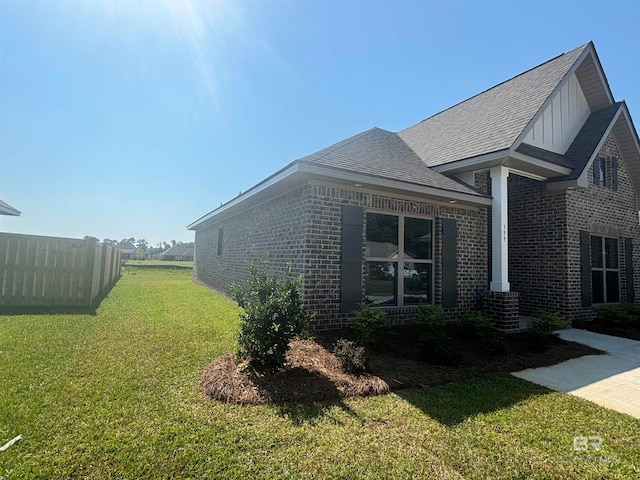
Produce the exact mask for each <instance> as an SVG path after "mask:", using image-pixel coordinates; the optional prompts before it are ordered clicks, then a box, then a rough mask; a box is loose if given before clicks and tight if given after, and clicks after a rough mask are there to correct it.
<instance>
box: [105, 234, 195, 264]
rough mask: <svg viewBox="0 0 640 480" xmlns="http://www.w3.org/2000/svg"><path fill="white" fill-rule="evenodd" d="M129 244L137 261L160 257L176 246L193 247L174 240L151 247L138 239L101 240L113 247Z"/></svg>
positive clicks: (188, 243)
mask: <svg viewBox="0 0 640 480" xmlns="http://www.w3.org/2000/svg"><path fill="white" fill-rule="evenodd" d="M127 242H128V243H130V244H132V245H133V246H135V247H136V248H137V249H138V251H137V253H136V257H137V258H138V259H139V260H142V259H145V258H155V257H157V256H158V255H160V254H161V253H163V252H166V251H167V250H169V249H170V248H171V247H175V246H176V245H184V246H185V247H193V242H180V241H175V240H171V241H170V242H158V243H156V246H155V247H153V246H151V245H150V244H149V242H147V241H146V240H145V239H144V238H140V239H137V240H136V239H135V238H133V237H131V238H123V239H122V240H116V239H112V238H105V239H103V240H102V243H104V244H107V245H113V246H116V247H117V246H118V245H122V244H125V243H127Z"/></svg>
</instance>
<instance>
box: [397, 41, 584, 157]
mask: <svg viewBox="0 0 640 480" xmlns="http://www.w3.org/2000/svg"><path fill="white" fill-rule="evenodd" d="M589 45H590V44H588V43H587V44H584V45H582V46H580V47H578V48H576V49H574V50H571V51H570V52H567V53H564V54H562V55H560V56H558V57H556V58H554V59H552V60H549V61H548V62H545V63H543V64H542V65H539V66H537V67H535V68H532V69H531V70H528V71H526V72H524V73H521V74H520V75H517V76H515V77H513V78H512V79H510V80H507V81H506V82H503V83H500V84H499V85H496V86H495V87H493V88H490V89H489V90H486V91H484V92H482V93H480V94H478V95H476V96H474V97H471V98H469V99H468V100H465V101H463V102H461V103H459V104H457V105H455V106H453V107H451V108H449V109H447V110H444V111H442V112H440V113H438V114H436V115H433V116H432V117H429V118H427V119H426V120H423V121H422V122H420V123H417V124H415V125H413V126H411V127H409V128H406V129H404V130H402V131H400V132H399V133H398V135H399V136H400V138H402V139H403V140H404V141H405V142H406V144H407V145H408V146H409V147H410V148H411V149H412V150H413V151H414V152H416V154H417V155H418V156H419V157H420V158H421V159H422V160H423V161H424V163H426V164H427V165H428V166H430V167H434V166H437V165H443V164H446V163H450V162H454V161H457V160H461V159H465V158H471V157H477V156H479V155H483V154H486V153H492V152H496V151H500V150H505V149H508V148H509V147H511V145H513V143H514V142H515V141H516V139H517V138H518V136H519V135H520V134H521V133H522V132H523V130H524V129H525V127H527V125H528V124H529V122H530V121H531V119H532V118H533V116H534V115H535V114H536V113H537V112H538V111H539V110H540V109H541V107H542V105H543V104H544V102H545V101H546V100H547V98H549V96H550V95H551V94H552V93H553V91H554V90H555V89H556V87H557V86H558V84H559V83H560V82H561V81H562V79H563V78H564V77H565V76H566V75H567V73H568V72H569V70H571V67H572V66H573V65H574V64H575V62H576V60H578V58H579V57H580V55H582V53H583V52H584V51H585V49H587V47H589Z"/></svg>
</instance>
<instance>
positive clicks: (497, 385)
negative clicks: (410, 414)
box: [395, 373, 551, 427]
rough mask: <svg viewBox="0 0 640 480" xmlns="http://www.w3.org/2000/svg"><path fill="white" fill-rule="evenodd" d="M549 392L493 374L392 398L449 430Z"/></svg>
mask: <svg viewBox="0 0 640 480" xmlns="http://www.w3.org/2000/svg"><path fill="white" fill-rule="evenodd" d="M549 392H551V390H549V389H547V388H545V387H541V386H539V385H535V384H533V383H529V382H527V381H523V380H520V379H518V378H515V377H513V376H511V375H509V374H507V373H496V374H491V375H487V376H485V377H481V378H476V379H472V380H467V381H465V382H455V383H448V384H446V385H441V386H438V387H431V388H423V389H407V390H396V391H395V394H396V395H398V396H399V397H400V398H402V399H404V400H406V401H407V402H409V403H410V404H412V405H414V406H416V407H418V408H419V409H420V410H422V411H423V412H424V413H426V414H427V415H429V416H430V417H431V418H433V419H435V420H437V421H438V422H440V423H442V424H443V425H446V426H448V427H453V426H456V425H458V424H460V423H462V422H464V421H465V420H467V419H468V418H472V417H475V416H476V415H480V414H484V413H490V412H495V411H497V410H501V409H503V408H508V407H511V406H513V405H515V404H517V403H520V402H522V401H524V400H527V399H528V398H531V397H534V396H538V395H545V394H547V393H549Z"/></svg>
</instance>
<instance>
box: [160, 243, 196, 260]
mask: <svg viewBox="0 0 640 480" xmlns="http://www.w3.org/2000/svg"><path fill="white" fill-rule="evenodd" d="M162 255H172V256H179V257H187V256H189V257H193V247H192V246H190V245H174V246H173V247H171V248H169V249H168V250H166V251H164V252H162Z"/></svg>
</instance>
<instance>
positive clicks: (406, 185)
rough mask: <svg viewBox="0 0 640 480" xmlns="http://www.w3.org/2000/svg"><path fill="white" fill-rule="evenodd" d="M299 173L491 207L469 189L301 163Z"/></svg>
mask: <svg viewBox="0 0 640 480" xmlns="http://www.w3.org/2000/svg"><path fill="white" fill-rule="evenodd" d="M300 171H301V172H304V173H307V174H309V175H316V176H320V177H332V178H335V179H337V180H342V181H345V182H348V183H351V184H353V185H354V186H355V185H356V184H360V185H363V186H371V187H382V188H385V189H391V190H396V191H398V192H409V193H413V194H420V195H426V196H429V197H432V198H437V199H440V200H445V201H451V200H455V201H459V202H463V203H466V204H472V205H491V198H490V197H489V196H488V195H483V194H481V193H479V192H475V191H474V192H473V193H471V188H470V187H469V190H470V193H464V192H458V191H454V190H447V189H443V188H437V187H431V186H427V185H422V184H417V183H411V182H405V181H402V180H394V179H391V178H387V177H381V176H377V175H369V174H364V173H358V172H352V171H348V170H343V169H337V168H334V167H327V166H324V165H315V164H310V163H301V165H300Z"/></svg>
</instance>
